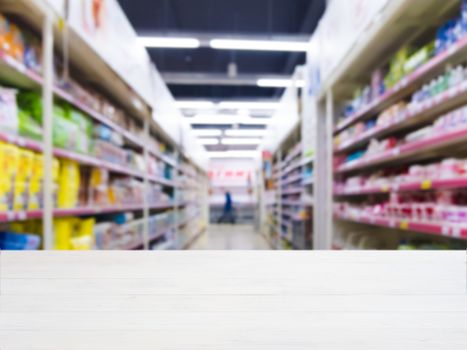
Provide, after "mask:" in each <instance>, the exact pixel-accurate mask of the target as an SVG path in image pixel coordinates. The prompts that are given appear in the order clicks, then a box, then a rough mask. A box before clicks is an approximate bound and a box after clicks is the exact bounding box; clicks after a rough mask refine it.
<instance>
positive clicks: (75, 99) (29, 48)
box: [0, 15, 177, 167]
mask: <svg viewBox="0 0 467 350" xmlns="http://www.w3.org/2000/svg"><path fill="white" fill-rule="evenodd" d="M0 21H7V20H6V19H5V18H4V17H2V16H1V15H0ZM10 26H13V27H12V28H11V29H10V30H12V31H18V32H20V31H19V29H17V27H16V26H15V25H13V24H10ZM24 37H28V36H26V35H25V36H24ZM12 48H14V49H12ZM39 57H40V48H39V46H38V44H37V42H35V41H34V40H30V41H26V40H19V39H18V42H17V43H14V44H12V43H10V45H4V46H3V47H1V48H0V79H1V81H2V82H4V83H6V84H7V85H10V86H12V87H14V88H20V89H24V90H32V91H38V90H40V88H41V87H42V86H43V84H44V80H43V78H42V67H41V64H40V59H39ZM53 91H54V95H55V98H56V99H57V100H60V101H62V102H66V103H69V104H70V105H72V106H73V107H74V108H76V109H78V110H80V111H81V112H83V113H84V114H86V115H87V116H89V117H91V118H92V119H94V120H95V121H97V122H98V123H101V124H103V125H105V126H106V127H108V128H109V129H111V130H112V132H115V133H116V134H117V135H119V136H120V137H121V138H123V140H125V141H124V143H127V144H129V145H131V146H132V147H137V148H140V149H143V148H144V147H146V146H147V145H146V143H145V142H144V140H145V135H144V130H143V128H142V127H141V125H140V124H138V122H136V121H135V120H133V119H132V118H128V117H127V116H126V115H125V113H124V112H123V111H122V110H119V109H117V108H115V107H114V106H113V105H112V104H111V103H109V102H108V101H107V100H106V99H105V98H103V97H102V96H100V95H99V94H97V93H95V92H89V89H85V88H83V87H82V86H80V85H79V84H78V83H76V82H75V81H73V80H71V79H67V80H56V81H55V84H54V87H53ZM161 147H163V148H165V145H163V144H162V143H160V142H157V141H156V140H155V139H150V140H149V147H148V151H149V153H151V154H152V155H153V156H155V157H156V158H158V159H159V160H161V161H163V162H165V163H166V164H168V165H169V166H172V167H177V161H176V160H175V157H174V156H173V155H170V154H167V153H165V152H164V150H162V149H161Z"/></svg>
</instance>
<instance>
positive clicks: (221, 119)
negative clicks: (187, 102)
mask: <svg viewBox="0 0 467 350" xmlns="http://www.w3.org/2000/svg"><path fill="white" fill-rule="evenodd" d="M243 119H245V116H244V115H237V114H197V115H195V116H194V117H192V118H187V119H186V120H188V122H189V123H190V124H209V125H228V124H239V123H240V122H241V121H242V120H243Z"/></svg>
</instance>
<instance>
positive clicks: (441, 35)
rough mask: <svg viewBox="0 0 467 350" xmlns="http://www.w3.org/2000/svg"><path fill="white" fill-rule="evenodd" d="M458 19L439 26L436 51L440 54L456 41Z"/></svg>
mask: <svg viewBox="0 0 467 350" xmlns="http://www.w3.org/2000/svg"><path fill="white" fill-rule="evenodd" d="M457 22H458V21H456V20H453V19H451V20H449V21H447V22H445V23H444V24H443V25H442V26H441V27H439V29H438V31H437V33H436V40H435V52H436V54H440V53H441V52H443V51H445V50H446V49H448V48H449V46H450V45H452V43H453V42H455V27H456V24H457Z"/></svg>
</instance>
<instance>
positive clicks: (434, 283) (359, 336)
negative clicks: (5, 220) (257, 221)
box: [0, 251, 467, 350]
mask: <svg viewBox="0 0 467 350" xmlns="http://www.w3.org/2000/svg"><path fill="white" fill-rule="evenodd" d="M0 261H1V297H0V312H1V313H0V349H1V350H59V349H60V350H62V349H71V350H75V349H76V350H78V349H79V350H83V349H84V350H94V349H96V350H97V349H100V350H101V349H105V350H107V349H109V350H120V349H143V350H146V349H177V350H179V349H180V350H181V349H183V350H185V349H190V350H191V349H209V350H211V349H212V350H214V349H216V350H217V349H221V350H223V349H225V350H231V349H248V350H249V349H255V350H256V349H265V350H266V349H268V350H270V349H273V350H275V349H293V350H294V349H300V350H301V349H319V350H320V349H440V348H448V349H463V350H465V349H467V294H466V280H465V279H466V257H465V253H464V252H382V251H380V252H348V251H343V252H319V251H316V252H284V251H282V252H281V251H274V252H270V251H269V252H267V251H265V252H246V251H237V252H218V251H206V252H204V251H192V252H73V253H71V252H27V253H24V252H21V253H19V252H2V253H1V255H0Z"/></svg>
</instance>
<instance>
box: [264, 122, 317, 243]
mask: <svg viewBox="0 0 467 350" xmlns="http://www.w3.org/2000/svg"><path fill="white" fill-rule="evenodd" d="M301 140H302V125H301V123H300V122H299V123H298V124H297V125H296V126H295V127H294V128H293V129H292V131H291V132H290V133H289V134H288V135H287V136H286V137H285V139H284V140H283V141H282V143H281V144H280V145H279V147H278V149H277V150H276V152H275V153H274V154H273V157H272V161H273V162H272V164H273V165H272V169H273V172H272V178H271V179H270V181H272V185H269V186H270V187H272V188H270V190H269V193H268V196H269V199H266V200H267V203H266V209H265V212H266V226H267V229H266V232H267V233H266V234H265V236H266V239H267V240H268V242H269V243H270V245H271V246H272V247H274V248H275V249H299V250H305V249H311V248H312V208H313V205H314V203H313V171H312V169H313V157H312V156H311V155H310V151H309V150H304V147H303V143H302V141H301ZM272 198H273V200H272Z"/></svg>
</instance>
